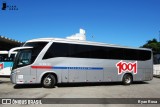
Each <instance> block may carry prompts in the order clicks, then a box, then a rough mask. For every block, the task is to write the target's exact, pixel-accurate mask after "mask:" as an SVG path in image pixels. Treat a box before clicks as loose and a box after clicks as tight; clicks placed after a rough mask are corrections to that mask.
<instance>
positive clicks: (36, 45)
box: [24, 42, 48, 63]
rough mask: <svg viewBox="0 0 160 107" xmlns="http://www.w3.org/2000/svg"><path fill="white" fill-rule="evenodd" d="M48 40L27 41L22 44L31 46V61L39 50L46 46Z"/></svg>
mask: <svg viewBox="0 0 160 107" xmlns="http://www.w3.org/2000/svg"><path fill="white" fill-rule="evenodd" d="M47 43H48V42H28V43H26V44H25V45H24V46H31V47H33V48H31V52H32V58H31V63H33V62H34V61H35V59H36V58H37V56H38V55H39V53H40V52H41V50H42V49H43V48H44V47H45V46H46V44H47Z"/></svg>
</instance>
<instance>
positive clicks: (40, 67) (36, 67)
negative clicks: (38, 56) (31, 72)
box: [31, 66, 52, 69]
mask: <svg viewBox="0 0 160 107" xmlns="http://www.w3.org/2000/svg"><path fill="white" fill-rule="evenodd" d="M31 68H33V69H52V67H51V66H31Z"/></svg>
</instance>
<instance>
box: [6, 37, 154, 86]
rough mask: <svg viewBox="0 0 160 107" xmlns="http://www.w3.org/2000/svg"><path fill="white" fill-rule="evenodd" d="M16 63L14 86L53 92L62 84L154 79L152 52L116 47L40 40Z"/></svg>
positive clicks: (21, 51) (26, 47)
mask: <svg viewBox="0 0 160 107" xmlns="http://www.w3.org/2000/svg"><path fill="white" fill-rule="evenodd" d="M16 50H18V53H17V55H16V58H15V60H14V64H13V68H12V72H11V81H12V83H13V84H42V86H43V87H45V88H52V87H54V86H55V85H56V84H60V83H89V82H122V83H123V84H125V85H130V84H131V83H132V82H134V81H149V80H152V78H153V58H152V57H153V55H152V51H151V50H150V49H145V48H132V47H124V46H118V45H112V44H105V43H97V42H89V41H81V40H69V39H59V38H39V39H33V40H29V41H27V42H26V43H25V44H24V45H23V46H22V47H17V48H13V49H11V50H10V51H9V55H10V53H12V52H14V51H16Z"/></svg>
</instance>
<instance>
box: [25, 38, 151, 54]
mask: <svg viewBox="0 0 160 107" xmlns="http://www.w3.org/2000/svg"><path fill="white" fill-rule="evenodd" d="M51 41H53V42H62V43H74V44H85V45H96V46H109V47H119V48H129V49H138V50H149V51H151V49H148V48H134V47H128V46H120V45H115V44H106V43H100V42H91V41H84V40H73V39H62V38H37V39H32V40H29V41H27V42H51Z"/></svg>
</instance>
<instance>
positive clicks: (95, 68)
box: [52, 66, 103, 70]
mask: <svg viewBox="0 0 160 107" xmlns="http://www.w3.org/2000/svg"><path fill="white" fill-rule="evenodd" d="M52 69H76V70H103V68H102V67H60V66H54V67H52Z"/></svg>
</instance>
